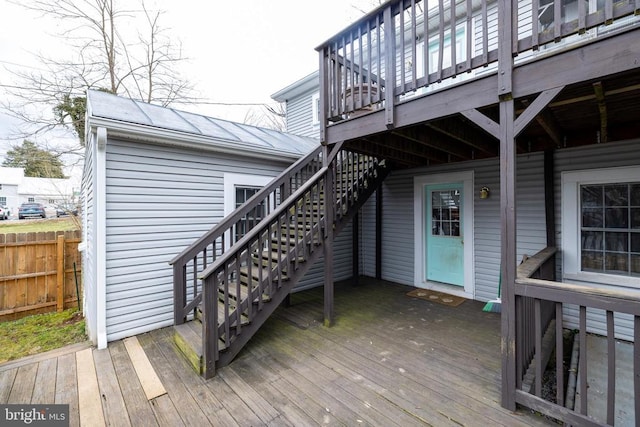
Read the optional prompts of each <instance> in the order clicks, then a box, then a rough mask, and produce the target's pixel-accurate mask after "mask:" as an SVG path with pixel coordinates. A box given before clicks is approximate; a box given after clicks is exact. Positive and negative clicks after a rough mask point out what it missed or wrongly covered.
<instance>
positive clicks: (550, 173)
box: [544, 150, 556, 280]
mask: <svg viewBox="0 0 640 427" xmlns="http://www.w3.org/2000/svg"><path fill="white" fill-rule="evenodd" d="M553 155H554V150H546V151H545V152H544V206H545V217H546V227H547V247H553V246H555V245H556V222H555V212H556V204H555V197H554V194H553V189H554V187H555V182H554V181H555V180H554V172H555V170H554V169H555V167H554V158H553ZM553 280H555V275H554V277H553Z"/></svg>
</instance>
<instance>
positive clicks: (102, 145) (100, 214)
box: [94, 127, 107, 349]
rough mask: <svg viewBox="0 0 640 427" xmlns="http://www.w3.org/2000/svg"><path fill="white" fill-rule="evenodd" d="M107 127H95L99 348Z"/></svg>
mask: <svg viewBox="0 0 640 427" xmlns="http://www.w3.org/2000/svg"><path fill="white" fill-rule="evenodd" d="M106 149H107V129H106V128H103V127H99V128H98V129H97V150H96V164H95V165H96V170H95V174H96V187H95V194H94V197H95V202H94V205H95V210H94V221H95V226H96V235H95V242H96V251H95V254H96V260H95V263H96V264H95V267H96V333H97V341H98V342H97V346H98V348H99V349H102V348H106V347H107V307H106V303H107V286H106V280H107V268H106V260H107V249H106V246H107V221H106V214H107V203H106V195H107V180H106V178H107V153H106V151H107V150H106Z"/></svg>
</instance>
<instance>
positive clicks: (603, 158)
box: [555, 141, 640, 340]
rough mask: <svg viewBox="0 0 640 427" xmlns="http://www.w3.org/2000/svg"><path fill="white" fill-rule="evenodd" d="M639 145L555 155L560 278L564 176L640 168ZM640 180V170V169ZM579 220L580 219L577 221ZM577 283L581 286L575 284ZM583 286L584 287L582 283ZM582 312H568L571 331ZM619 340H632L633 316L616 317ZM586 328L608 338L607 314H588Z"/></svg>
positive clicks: (600, 146) (613, 145)
mask: <svg viewBox="0 0 640 427" xmlns="http://www.w3.org/2000/svg"><path fill="white" fill-rule="evenodd" d="M638 147H639V142H638V141H626V142H619V143H608V144H598V145H592V146H589V147H586V148H579V149H564V150H558V151H556V155H555V195H556V201H555V204H556V213H555V217H556V230H557V231H556V236H557V242H556V243H557V246H558V248H559V249H560V252H559V253H560V256H558V259H557V261H558V262H557V270H558V277H559V278H560V277H562V259H561V257H562V230H561V218H562V204H561V200H560V197H561V194H562V178H561V175H562V172H565V171H577V170H586V169H600V168H611V167H623V166H638V165H639V164H640V150H639V149H638ZM638 180H640V166H639V167H638ZM576 220H577V219H576ZM576 283H578V282H576ZM581 284H584V283H581ZM578 316H579V311H578V307H577V306H569V307H568V308H567V309H565V313H564V321H565V322H566V326H567V327H569V328H572V327H578V325H579V321H578ZM615 324H616V336H617V337H619V338H622V339H626V340H633V320H632V318H631V316H627V315H619V314H616V316H615ZM587 327H588V330H589V331H591V332H594V333H598V334H602V335H606V318H605V313H604V312H603V311H600V310H587Z"/></svg>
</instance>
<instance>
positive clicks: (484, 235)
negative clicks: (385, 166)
mask: <svg viewBox="0 0 640 427" xmlns="http://www.w3.org/2000/svg"><path fill="white" fill-rule="evenodd" d="M517 168H518V180H517V191H518V199H517V203H518V211H517V215H518V231H517V233H518V258H519V259H521V258H522V255H523V254H528V255H532V254H534V253H536V252H537V251H539V250H541V249H543V248H544V247H545V246H546V228H545V215H544V191H540V189H542V188H544V187H543V185H544V179H543V156H542V154H531V155H524V156H519V157H518V165H517ZM456 170H460V171H462V170H473V171H474V214H475V218H474V253H475V259H474V263H475V264H474V266H475V298H476V299H478V300H481V301H487V300H489V299H493V298H495V297H496V295H497V286H498V278H499V269H500V179H499V177H500V171H499V163H498V160H497V159H493V160H483V161H471V162H465V163H459V164H456V165H453V166H438V167H430V168H418V169H411V170H406V171H398V172H393V173H392V174H391V175H390V176H389V177H388V178H387V179H386V180H385V182H384V184H383V208H382V209H383V213H382V278H383V279H385V280H391V281H394V282H398V283H402V284H406V285H411V286H413V285H414V284H415V283H414V281H415V276H414V245H415V242H414V222H413V203H414V201H413V178H414V177H415V176H419V175H427V174H436V173H447V172H455V171H456ZM484 186H487V187H489V188H490V189H491V196H490V197H489V198H488V199H480V198H479V192H480V188H482V187H484ZM363 216H364V219H363V226H362V228H361V230H362V241H363V242H364V244H363V247H367V250H366V252H365V255H364V256H363V258H362V259H363V264H364V265H363V266H362V267H361V271H363V273H364V274H367V275H372V273H373V274H375V203H374V202H373V201H370V202H369V204H368V205H365V208H364V209H363ZM365 224H366V225H365ZM371 224H373V225H371ZM368 248H370V249H368Z"/></svg>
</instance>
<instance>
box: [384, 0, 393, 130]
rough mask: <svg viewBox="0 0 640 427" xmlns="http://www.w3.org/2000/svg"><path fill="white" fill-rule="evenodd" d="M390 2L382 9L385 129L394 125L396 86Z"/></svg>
mask: <svg viewBox="0 0 640 427" xmlns="http://www.w3.org/2000/svg"><path fill="white" fill-rule="evenodd" d="M391 6H392V5H391V4H389V5H387V7H386V8H385V9H384V48H385V58H386V61H385V62H386V79H387V85H386V90H385V91H384V93H385V95H384V96H385V103H384V117H385V126H386V127H387V129H393V127H394V126H395V104H396V100H395V96H394V93H393V91H394V89H395V87H396V81H395V76H396V61H395V58H396V53H395V52H396V44H395V42H394V40H395V32H396V26H395V19H393V17H392V13H391Z"/></svg>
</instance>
